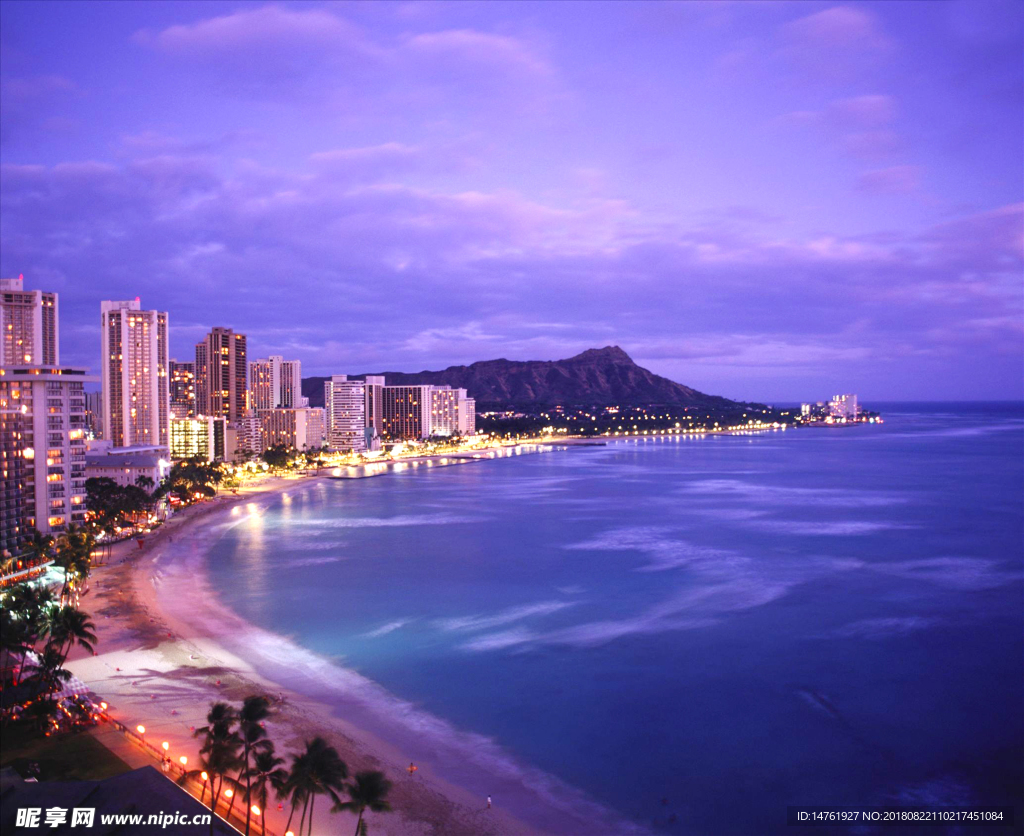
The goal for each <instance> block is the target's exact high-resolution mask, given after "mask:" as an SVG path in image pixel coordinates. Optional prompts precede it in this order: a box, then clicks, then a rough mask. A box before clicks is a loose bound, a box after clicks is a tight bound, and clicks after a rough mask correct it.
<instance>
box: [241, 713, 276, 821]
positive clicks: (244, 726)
mask: <svg viewBox="0 0 1024 836" xmlns="http://www.w3.org/2000/svg"><path fill="white" fill-rule="evenodd" d="M269 716H270V700H268V699H267V698H266V697H264V696H260V695H257V694H254V695H252V696H249V697H246V698H245V700H244V701H243V702H242V710H241V711H239V712H238V729H239V731H240V732H241V735H242V749H243V755H242V763H243V765H244V772H245V836H249V821H250V818H251V813H252V786H251V780H250V779H251V776H250V762H249V756H250V754H251V753H252V751H253V749H254V747H259V746H260V743H261V742H269V741H264V738H265V737H266V735H267V733H266V732H265V731H264V730H263V725H262V723H263V721H264V720H266V719H267V717H269Z"/></svg>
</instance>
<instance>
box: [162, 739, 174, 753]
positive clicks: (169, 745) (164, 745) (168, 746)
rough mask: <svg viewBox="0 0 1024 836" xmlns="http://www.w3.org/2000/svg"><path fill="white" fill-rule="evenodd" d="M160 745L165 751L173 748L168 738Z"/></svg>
mask: <svg viewBox="0 0 1024 836" xmlns="http://www.w3.org/2000/svg"><path fill="white" fill-rule="evenodd" d="M160 746H161V747H162V748H163V750H164V751H165V752H166V751H167V750H168V749H170V748H171V744H170V743H168V742H167V741H166V740H165V741H164V742H163V743H161V744H160Z"/></svg>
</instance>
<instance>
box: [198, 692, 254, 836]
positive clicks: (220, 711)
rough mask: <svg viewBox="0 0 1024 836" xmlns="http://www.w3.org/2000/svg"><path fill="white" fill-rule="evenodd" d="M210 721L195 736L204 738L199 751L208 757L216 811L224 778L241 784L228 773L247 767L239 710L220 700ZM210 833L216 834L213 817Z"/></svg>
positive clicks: (208, 769) (209, 715) (211, 713)
mask: <svg viewBox="0 0 1024 836" xmlns="http://www.w3.org/2000/svg"><path fill="white" fill-rule="evenodd" d="M206 722H207V725H205V726H203V727H202V728H198V729H196V730H195V732H193V734H194V735H195V737H199V738H202V739H203V745H202V746H201V747H200V748H199V754H200V756H202V757H204V758H205V764H206V771H207V773H208V774H209V775H210V811H211V812H213V813H216V812H217V802H218V801H220V794H221V790H223V788H224V781H225V780H227V781H228V782H229V783H235V784H236V785H237V782H236V781H234V779H232V778H229V777H228V773H230V772H234V771H236V770H239V769H241V768H242V766H243V764H242V758H241V757H240V756H239V750H240V749H241V748H242V738H241V737H240V736H239V734H238V732H237V731H235V725H236V724H237V722H238V712H237V711H235V709H234V708H233V707H232V706H230V705H228V704H227V703H226V702H216V703H214V704H213V705H211V706H210V710H209V711H208V712H207V714H206ZM214 783H216V787H214ZM233 797H234V796H232V798H233ZM210 833H211V834H212V833H213V818H212V817H211V819H210Z"/></svg>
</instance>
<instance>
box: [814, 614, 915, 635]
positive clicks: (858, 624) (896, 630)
mask: <svg viewBox="0 0 1024 836" xmlns="http://www.w3.org/2000/svg"><path fill="white" fill-rule="evenodd" d="M932 623H933V620H932V619H930V618H920V617H918V616H909V617H904V618H865V619H863V620H861V621H853V622H851V623H849V624H846V625H844V626H842V627H839V628H837V629H835V630H832V631H831V632H829V633H826V634H824V635H823V636H822V638H829V639H831V638H835V639H870V640H872V641H878V640H881V639H888V638H893V637H897V636H905V635H907V634H908V633H915V632H917V631H918V630H924V629H925V628H927V627H930V626H931V625H932Z"/></svg>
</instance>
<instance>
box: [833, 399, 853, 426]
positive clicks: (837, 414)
mask: <svg viewBox="0 0 1024 836" xmlns="http://www.w3.org/2000/svg"><path fill="white" fill-rule="evenodd" d="M828 412H829V415H831V416H832V417H833V418H842V419H844V420H846V421H856V420H857V412H858V410H857V396H856V395H835V396H833V398H832V400H831V401H830V402H829V405H828Z"/></svg>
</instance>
